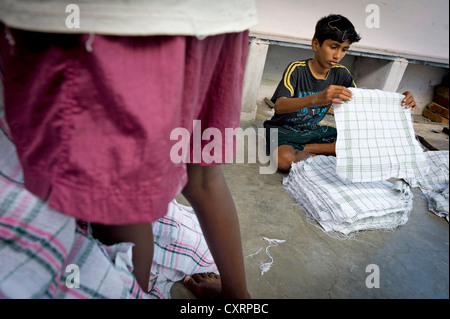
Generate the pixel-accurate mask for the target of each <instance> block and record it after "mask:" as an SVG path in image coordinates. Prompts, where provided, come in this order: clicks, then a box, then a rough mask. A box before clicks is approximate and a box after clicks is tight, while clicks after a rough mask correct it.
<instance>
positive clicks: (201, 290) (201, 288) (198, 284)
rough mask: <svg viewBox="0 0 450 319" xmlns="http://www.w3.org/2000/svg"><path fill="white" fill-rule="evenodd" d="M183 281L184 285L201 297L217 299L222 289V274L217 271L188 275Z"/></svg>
mask: <svg viewBox="0 0 450 319" xmlns="http://www.w3.org/2000/svg"><path fill="white" fill-rule="evenodd" d="M183 282H184V286H185V287H186V288H187V289H189V290H190V291H191V292H192V293H193V294H194V295H195V296H196V297H197V298H199V299H217V298H219V297H220V293H221V291H222V285H221V283H220V276H219V275H217V274H215V273H202V274H194V275H192V276H186V277H184V281H183Z"/></svg>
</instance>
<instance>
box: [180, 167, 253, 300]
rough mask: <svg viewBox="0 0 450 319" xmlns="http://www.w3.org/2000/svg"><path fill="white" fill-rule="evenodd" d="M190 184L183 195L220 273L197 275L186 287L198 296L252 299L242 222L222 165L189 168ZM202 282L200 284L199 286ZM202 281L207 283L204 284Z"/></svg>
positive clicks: (188, 281) (187, 282)
mask: <svg viewBox="0 0 450 319" xmlns="http://www.w3.org/2000/svg"><path fill="white" fill-rule="evenodd" d="M187 167H188V178H189V180H188V183H187V185H186V187H185V188H184V190H183V195H184V196H185V197H186V199H187V200H188V201H189V202H190V204H191V205H192V207H193V208H194V210H195V212H196V214H197V217H198V220H199V222H200V226H201V227H202V231H203V234H204V236H205V238H206V241H207V243H208V246H209V249H210V250H211V253H212V256H213V258H214V260H215V262H216V265H217V268H218V270H219V273H220V280H219V279H218V278H217V277H214V276H197V277H196V281H194V280H193V279H189V280H187V281H186V282H185V284H186V286H187V287H188V288H189V289H190V290H192V291H193V292H194V293H195V294H196V295H197V296H198V297H200V298H204V297H213V296H211V294H215V293H217V291H220V285H221V293H220V297H223V298H249V297H250V295H249V293H248V291H247V284H246V280H245V269H244V257H243V253H242V243H241V234H240V229H239V220H238V216H237V211H236V207H235V205H234V201H233V198H232V197H231V194H230V191H229V189H228V186H227V183H226V181H225V177H224V176H223V173H222V169H221V167H220V166H198V165H187ZM199 281H200V283H199ZM201 281H205V284H204V285H203V284H202V282H201Z"/></svg>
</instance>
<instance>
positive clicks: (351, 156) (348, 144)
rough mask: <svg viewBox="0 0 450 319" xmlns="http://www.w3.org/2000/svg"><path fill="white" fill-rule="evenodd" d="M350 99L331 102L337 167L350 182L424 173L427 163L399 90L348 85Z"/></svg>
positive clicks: (419, 175) (338, 171) (412, 176)
mask: <svg viewBox="0 0 450 319" xmlns="http://www.w3.org/2000/svg"><path fill="white" fill-rule="evenodd" d="M350 90H351V91H352V93H353V99H352V101H350V102H345V103H344V104H337V105H334V116H335V120H336V128H337V130H338V137H337V141H336V157H337V165H336V170H337V173H338V175H339V176H341V177H342V178H343V179H345V180H347V181H352V182H373V181H381V180H388V179H390V178H415V177H422V176H426V173H427V172H428V169H429V165H428V162H427V160H426V158H425V155H424V154H423V150H422V148H421V146H420V144H419V142H418V141H417V140H416V139H415V133H414V130H413V126H412V120H411V109H405V108H404V107H402V106H401V101H402V99H403V98H404V96H403V95H402V94H399V93H392V92H385V91H381V90H367V89H356V88H350Z"/></svg>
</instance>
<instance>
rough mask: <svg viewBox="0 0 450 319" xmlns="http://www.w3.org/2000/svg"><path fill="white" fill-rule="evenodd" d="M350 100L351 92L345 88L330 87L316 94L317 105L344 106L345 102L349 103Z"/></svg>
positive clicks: (338, 86)
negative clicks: (332, 104)
mask: <svg viewBox="0 0 450 319" xmlns="http://www.w3.org/2000/svg"><path fill="white" fill-rule="evenodd" d="M352 98H353V94H352V92H351V91H350V90H349V89H347V88H346V87H345V86H340V85H330V86H329V87H327V88H326V89H325V90H323V91H322V92H320V93H317V105H325V104H330V103H336V104H344V103H345V101H351V100H352Z"/></svg>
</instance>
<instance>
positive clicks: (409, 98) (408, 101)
mask: <svg viewBox="0 0 450 319" xmlns="http://www.w3.org/2000/svg"><path fill="white" fill-rule="evenodd" d="M402 94H403V95H404V96H405V98H404V99H403V100H402V106H404V107H405V109H408V108H411V109H412V110H413V111H414V110H415V109H416V107H417V104H416V101H414V96H413V95H412V94H411V92H409V91H406V92H403V93H402Z"/></svg>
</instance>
